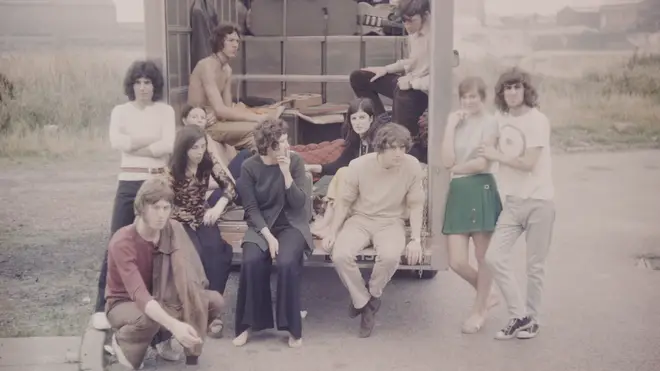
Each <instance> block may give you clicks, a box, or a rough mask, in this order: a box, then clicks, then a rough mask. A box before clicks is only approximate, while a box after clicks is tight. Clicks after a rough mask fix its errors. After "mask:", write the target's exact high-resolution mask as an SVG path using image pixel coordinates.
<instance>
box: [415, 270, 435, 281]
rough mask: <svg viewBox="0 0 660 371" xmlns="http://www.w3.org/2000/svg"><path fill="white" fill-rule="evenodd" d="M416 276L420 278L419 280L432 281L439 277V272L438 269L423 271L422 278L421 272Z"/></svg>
mask: <svg viewBox="0 0 660 371" xmlns="http://www.w3.org/2000/svg"><path fill="white" fill-rule="evenodd" d="M415 274H416V275H417V277H419V279H422V280H431V279H434V278H435V276H437V275H438V271H437V270H436V269H429V270H424V271H422V275H421V276H420V275H419V272H415Z"/></svg>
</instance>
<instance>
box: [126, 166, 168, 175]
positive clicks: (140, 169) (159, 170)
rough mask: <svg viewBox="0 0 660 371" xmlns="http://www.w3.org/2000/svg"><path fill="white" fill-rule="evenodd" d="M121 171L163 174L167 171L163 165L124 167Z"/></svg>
mask: <svg viewBox="0 0 660 371" xmlns="http://www.w3.org/2000/svg"><path fill="white" fill-rule="evenodd" d="M121 171H123V172H126V173H142V174H162V173H164V172H165V168H163V167H122V168H121Z"/></svg>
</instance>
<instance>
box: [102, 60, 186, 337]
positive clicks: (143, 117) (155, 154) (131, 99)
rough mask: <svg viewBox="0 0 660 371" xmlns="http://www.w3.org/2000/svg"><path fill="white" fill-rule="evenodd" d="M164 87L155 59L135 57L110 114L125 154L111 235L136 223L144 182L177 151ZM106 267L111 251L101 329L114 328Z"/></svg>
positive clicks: (117, 145)
mask: <svg viewBox="0 0 660 371" xmlns="http://www.w3.org/2000/svg"><path fill="white" fill-rule="evenodd" d="M163 87H164V80H163V75H162V72H161V71H160V69H159V68H158V66H156V64H155V63H154V62H153V61H149V60H138V61H135V62H134V63H133V64H131V66H130V68H129V69H128V71H127V72H126V76H125V78H124V94H125V95H126V97H127V98H128V102H125V103H121V104H118V105H117V106H115V107H114V108H113V109H112V113H111V114H110V129H109V134H110V135H109V137H110V138H109V139H110V145H111V147H112V148H113V149H116V150H118V151H120V152H121V164H120V169H119V174H118V175H117V179H118V184H117V193H116V195H115V200H114V206H113V208H112V220H111V223H110V237H112V235H114V234H115V232H116V231H117V230H118V229H120V228H122V227H124V226H126V225H129V224H131V223H133V221H134V219H135V214H134V209H133V201H134V200H135V195H136V194H137V191H138V189H139V188H140V186H141V185H142V183H143V182H144V181H145V180H147V179H149V178H152V177H154V176H157V175H158V174H162V173H163V172H164V171H165V166H166V164H167V158H168V157H169V155H170V154H171V153H172V148H173V146H174V136H175V131H176V129H175V127H176V119H175V115H174V108H172V106H170V105H168V104H167V103H165V102H163ZM107 269H108V261H107V253H106V255H105V257H104V259H103V264H102V265H101V273H100V274H99V281H98V296H97V299H96V307H95V313H94V315H93V316H92V325H93V326H94V328H96V329H98V330H105V329H108V328H109V326H110V325H109V324H108V321H107V319H106V318H105V314H104V313H105V287H106V276H107Z"/></svg>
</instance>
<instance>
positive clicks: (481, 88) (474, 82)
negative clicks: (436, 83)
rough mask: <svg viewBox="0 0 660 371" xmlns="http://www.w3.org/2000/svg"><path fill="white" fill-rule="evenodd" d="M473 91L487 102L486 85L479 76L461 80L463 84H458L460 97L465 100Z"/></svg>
mask: <svg viewBox="0 0 660 371" xmlns="http://www.w3.org/2000/svg"><path fill="white" fill-rule="evenodd" d="M472 89H474V90H476V91H477V93H478V94H479V96H480V97H481V100H482V101H483V100H486V83H485V82H484V80H483V79H482V78H481V77H478V76H468V77H466V78H464V79H463V80H461V83H460V84H458V97H459V98H463V96H464V95H465V94H467V93H469V92H470V91H472Z"/></svg>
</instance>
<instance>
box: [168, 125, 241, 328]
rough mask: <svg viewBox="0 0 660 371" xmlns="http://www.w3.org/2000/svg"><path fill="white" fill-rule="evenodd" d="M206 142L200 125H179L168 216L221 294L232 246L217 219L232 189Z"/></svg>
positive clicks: (171, 166)
mask: <svg viewBox="0 0 660 371" xmlns="http://www.w3.org/2000/svg"><path fill="white" fill-rule="evenodd" d="M207 145H208V143H207V139H206V134H205V133H204V130H202V129H201V128H200V127H198V126H195V125H188V126H184V127H183V128H181V129H179V131H178V132H177V135H176V140H175V142H174V151H173V152H172V157H171V159H170V163H169V167H168V168H167V169H166V171H165V175H166V177H167V179H168V181H169V182H170V185H171V187H172V190H173V191H174V202H173V209H172V218H173V219H175V220H177V221H179V222H181V224H182V225H183V227H184V229H185V230H186V232H187V233H188V236H190V239H191V240H192V242H193V244H194V245H195V248H196V249H197V252H198V253H199V256H200V258H201V260H202V265H203V266H204V272H205V273H206V277H207V278H208V280H209V290H214V291H217V292H219V293H220V294H224V291H225V286H226V284H227V279H228V278H229V271H230V268H231V261H232V256H233V249H232V246H231V245H230V244H229V243H227V242H226V241H225V240H224V239H223V238H222V235H221V234H220V228H218V225H217V222H218V219H219V218H220V216H221V215H222V214H223V212H224V211H225V209H226V208H227V206H228V205H230V204H231V203H233V202H234V201H235V199H236V189H235V187H234V182H233V181H232V180H231V178H230V175H229V173H228V172H227V171H226V170H225V169H226V168H225V167H224V166H222V165H221V164H220V163H218V161H217V160H215V159H213V158H212V157H211V156H210V154H209V152H208V150H207ZM211 177H212V178H213V179H214V180H215V181H216V182H217V183H218V185H219V186H220V187H219V188H218V189H219V191H220V192H222V194H221V196H220V197H219V199H218V200H217V201H215V202H213V203H208V202H207V201H206V192H207V191H208V188H209V178H211ZM215 331H220V330H219V329H216V330H215Z"/></svg>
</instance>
